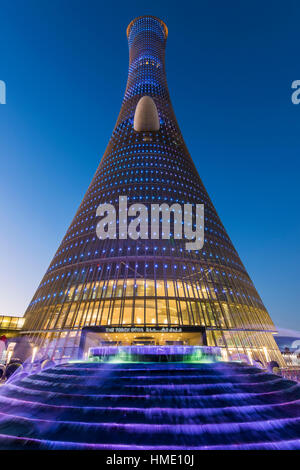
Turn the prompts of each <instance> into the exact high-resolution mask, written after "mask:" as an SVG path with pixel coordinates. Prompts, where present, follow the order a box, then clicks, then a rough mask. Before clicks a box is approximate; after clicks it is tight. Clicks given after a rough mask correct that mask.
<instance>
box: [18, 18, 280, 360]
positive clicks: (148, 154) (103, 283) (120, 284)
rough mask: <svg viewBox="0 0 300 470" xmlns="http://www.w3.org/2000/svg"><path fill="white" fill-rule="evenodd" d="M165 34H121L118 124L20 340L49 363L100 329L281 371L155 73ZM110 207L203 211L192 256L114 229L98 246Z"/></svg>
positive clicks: (150, 29)
mask: <svg viewBox="0 0 300 470" xmlns="http://www.w3.org/2000/svg"><path fill="white" fill-rule="evenodd" d="M167 35H168V30H167V27H166V25H165V24H164V22H163V21H161V20H160V19H158V18H155V17H152V16H143V17H139V18H136V19H134V20H133V21H132V22H131V23H130V24H129V26H128V28H127V37H128V43H129V53H130V61H129V74H128V81H127V86H126V90H125V96H124V99H123V103H122V107H121V111H120V114H119V117H118V119H117V123H116V125H115V128H114V130H113V133H112V136H111V139H110V141H109V144H108V146H107V149H106V151H105V153H104V155H103V158H102V160H101V162H100V164H99V166H98V169H97V171H96V173H95V176H94V178H93V180H92V182H91V184H90V186H89V188H88V190H87V192H86V194H85V196H84V198H83V201H82V203H81V204H80V206H79V209H78V211H77V213H76V215H75V217H74V219H73V221H72V223H71V225H70V227H69V229H68V231H67V233H66V235H65V237H64V238H63V240H62V242H61V245H60V246H59V248H58V250H57V252H56V254H55V256H54V258H53V260H52V262H51V264H50V266H49V268H48V270H47V272H46V274H45V276H44V277H43V279H42V281H41V283H40V285H39V287H38V289H37V291H36V293H35V295H34V297H33V299H32V301H31V303H30V305H29V307H28V309H27V311H26V319H25V325H24V329H23V331H24V333H26V334H27V335H28V334H29V335H30V338H31V339H32V341H34V342H35V343H36V344H37V345H38V346H39V347H40V348H41V350H43V351H44V352H45V353H47V354H48V355H49V356H50V357H56V358H68V357H75V356H76V353H77V351H78V347H79V342H80V337H81V334H82V329H83V328H86V327H99V331H102V330H103V332H105V334H103V335H102V336H101V335H100V336H101V341H103V342H115V343H116V342H118V343H120V342H121V343H122V344H138V343H139V342H140V343H143V344H145V343H146V344H147V343H151V344H172V343H173V344H174V343H175V344H179V343H180V344H208V345H216V346H220V347H221V348H222V350H223V351H224V354H225V355H228V357H232V356H235V355H247V357H249V358H250V360H251V359H253V360H254V359H259V360H261V361H262V362H268V361H269V360H271V359H272V360H276V361H277V362H279V363H280V362H281V361H282V359H281V356H280V353H279V350H278V348H277V346H276V343H275V341H274V339H273V333H275V327H274V325H273V323H272V321H271V319H270V317H269V315H268V313H267V311H266V309H265V307H264V305H263V303H262V301H261V299H260V297H259V295H258V293H257V291H256V290H255V287H254V285H253V283H252V281H251V279H250V277H249V276H248V274H247V272H246V270H245V267H244V266H243V264H242V262H241V260H240V258H239V256H238V253H237V252H236V250H235V248H234V247H233V245H232V243H231V240H230V238H229V236H228V234H227V232H226V230H225V229H224V227H223V225H222V222H221V220H220V219H219V217H218V214H217V212H216V210H215V208H214V206H213V204H212V202H211V200H210V198H209V196H208V194H207V192H206V190H205V188H204V185H203V183H202V181H201V179H200V177H199V175H198V173H197V170H196V168H195V166H194V164H193V161H192V159H191V157H190V155H189V153H188V150H187V148H186V146H185V143H184V140H183V138H182V135H181V132H180V129H179V127H178V124H177V121H176V118H175V114H174V111H173V107H172V104H171V101H170V97H169V92H168V86H167V80H166V74H165V59H164V56H165V45H166V39H167ZM212 171H213V168H212ZM120 197H127V201H128V205H131V204H136V203H142V204H144V205H145V206H146V207H149V211H150V205H151V204H154V203H155V204H160V205H161V204H163V203H166V204H169V205H171V204H180V205H181V206H183V205H184V204H204V211H205V217H204V227H205V229H204V234H205V239H204V246H203V248H202V249H199V250H188V249H186V246H185V244H186V240H185V239H182V240H179V239H176V237H175V236H174V234H173V236H171V238H170V239H164V236H163V234H162V233H160V236H159V237H157V238H156V239H153V238H152V239H151V237H150V229H149V238H148V239H141V238H140V239H138V240H133V239H131V238H129V237H127V239H124V238H123V239H122V236H121V233H119V232H120V229H119V227H118V229H117V232H118V233H117V235H118V236H117V237H116V238H115V239H111V238H106V239H103V240H100V239H99V238H98V236H97V234H96V227H97V223H98V221H99V216H98V215H97V213H96V211H97V208H98V206H99V204H112V205H114V206H115V207H116V208H117V207H118V204H119V198H120ZM160 230H161V229H160ZM171 235H172V234H171ZM116 328H117V329H116ZM118 328H119V329H118ZM134 329H135V330H134Z"/></svg>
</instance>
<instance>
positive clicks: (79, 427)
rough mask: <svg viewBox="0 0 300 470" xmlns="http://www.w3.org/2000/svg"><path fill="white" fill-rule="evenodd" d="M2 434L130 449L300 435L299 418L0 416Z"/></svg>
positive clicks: (258, 439)
mask: <svg viewBox="0 0 300 470" xmlns="http://www.w3.org/2000/svg"><path fill="white" fill-rule="evenodd" d="M0 420H1V434H8V435H10V436H12V435H15V436H16V437H19V436H20V434H21V436H22V437H24V438H26V437H27V438H31V437H35V436H36V433H37V432H38V434H39V438H40V439H42V440H54V439H56V440H59V441H64V442H72V441H73V440H74V438H75V437H76V441H77V442H82V443H84V442H88V441H89V442H90V443H92V444H96V443H97V442H99V440H101V443H103V444H104V443H107V444H112V443H116V444H117V443H119V442H120V440H121V441H122V442H124V443H126V444H129V445H139V444H143V445H155V446H157V445H160V443H161V442H164V443H165V445H166V446H168V445H172V444H175V445H180V444H181V445H182V444H184V445H191V446H196V445H226V444H230V443H234V442H239V443H245V444H251V443H256V442H263V441H265V440H266V439H270V438H271V439H272V440H274V439H279V438H280V439H290V438H292V437H293V436H294V435H295V434H297V435H299V433H300V418H285V419H275V420H268V421H264V422H261V421H258V422H251V423H213V424H201V425H198V424H190V423H188V424H180V425H170V424H144V423H142V424H140V423H126V424H124V423H122V424H120V423H86V422H80V423H78V422H70V421H56V420H39V419H32V418H24V417H20V416H14V415H9V414H4V413H0Z"/></svg>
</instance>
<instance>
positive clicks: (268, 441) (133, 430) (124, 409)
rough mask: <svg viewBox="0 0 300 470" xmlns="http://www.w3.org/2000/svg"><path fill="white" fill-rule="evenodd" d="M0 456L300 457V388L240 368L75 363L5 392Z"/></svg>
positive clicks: (0, 400)
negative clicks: (174, 452) (203, 453)
mask: <svg viewBox="0 0 300 470" xmlns="http://www.w3.org/2000/svg"><path fill="white" fill-rule="evenodd" d="M0 448H2V449H16V448H17V449H19V448H37V449H48V448H52V449H71V448H76V449H88V448H99V449H116V450H117V449H136V448H139V449H203V448H206V449H231V448H237V449H273V448H275V449H300V385H298V384H296V383H295V382H292V381H289V380H285V379H282V378H281V377H278V376H276V375H272V374H269V373H266V372H264V371H263V370H260V369H256V368H254V367H251V366H247V365H245V364H244V365H243V364H239V363H223V362H214V363H193V362H189V363H180V362H174V363H170V362H169V363H168V362H162V363H159V362H154V363H151V362H147V363H130V362H125V363H121V362H108V363H91V362H90V363H88V362H86V363H84V362H82V363H70V364H65V365H60V366H55V367H52V368H49V369H48V370H45V371H42V372H39V373H36V374H35V375H31V376H24V377H23V378H22V377H21V376H19V378H16V379H15V380H13V381H11V382H10V383H7V384H6V385H5V386H3V387H1V390H0Z"/></svg>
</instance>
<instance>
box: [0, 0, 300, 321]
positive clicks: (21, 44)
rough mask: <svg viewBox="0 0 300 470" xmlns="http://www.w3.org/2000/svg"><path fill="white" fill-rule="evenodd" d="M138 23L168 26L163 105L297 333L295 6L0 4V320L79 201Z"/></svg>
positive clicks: (259, 280) (109, 123) (30, 284)
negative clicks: (0, 90)
mask: <svg viewBox="0 0 300 470" xmlns="http://www.w3.org/2000/svg"><path fill="white" fill-rule="evenodd" d="M143 14H152V15H156V16H159V17H160V18H162V19H163V20H164V21H165V22H166V23H167V25H168V28H169V38H168V42H167V53H166V68H167V77H168V83H169V89H170V94H171V99H172V102H173V106H174V109H175V113H176V116H177V119H178V122H179V125H180V127H181V130H182V133H183V136H184V138H185V141H186V143H187V146H188V148H189V151H190V153H191V156H192V158H193V160H194V162H195V164H196V166H197V169H198V171H199V174H200V176H201V178H202V180H203V182H204V184H205V186H206V188H207V190H208V192H209V194H210V196H211V197H212V200H213V202H214V204H215V206H216V209H217V211H218V213H219V215H220V217H221V219H222V221H223V223H224V225H225V227H226V229H227V231H228V233H229V235H230V237H231V239H232V241H233V243H234V245H235V247H236V248H237V250H238V252H239V254H240V257H241V259H242V261H243V262H244V264H245V266H246V268H247V270H248V272H249V274H250V276H251V277H252V279H253V281H254V283H255V285H256V287H257V290H258V292H259V293H260V295H261V297H262V299H263V301H264V303H265V305H266V307H267V308H268V310H269V312H270V314H271V316H272V318H273V320H274V322H275V324H276V325H277V326H279V327H283V328H290V329H298V330H299V329H300V315H299V304H300V298H299V297H300V295H299V291H300V284H299V265H300V256H299V239H300V237H299V235H300V233H299V232H300V222H299V202H300V201H299V199H300V198H299V170H300V159H299V150H300V137H299V136H300V133H299V130H300V105H298V106H295V105H293V104H292V102H291V92H292V90H291V83H292V81H293V80H297V79H300V62H299V39H300V33H299V14H300V4H299V2H297V1H285V2H281V1H280V2H279V1H266V0H265V1H264V2H261V1H256V0H254V1H252V2H243V1H231V0H227V1H226V2H224V1H222V0H217V1H215V2H211V1H201V0H200V1H187V2H174V1H169V0H168V1H163V2H161V1H156V0H153V1H151V2H144V1H143V0H139V1H131V2H124V1H119V0H116V1H114V2H102V1H99V0H98V1H96V0H85V1H83V0H72V1H71V0H52V1H51V2H49V1H47V0H36V1H34V0H27V1H25V0H24V1H21V0H15V1H14V2H6V4H5V5H3V4H2V5H1V19H2V21H1V30H0V58H1V60H0V80H4V81H5V82H6V85H7V104H6V105H0V217H1V230H0V260H1V261H0V313H5V314H6V313H12V314H22V313H23V312H24V310H25V308H26V306H27V304H28V303H29V301H30V299H31V297H32V296H33V294H34V291H35V289H36V287H37V285H38V283H39V281H40V279H41V278H42V276H43V274H44V272H45V270H46V268H47V266H48V264H49V262H50V260H51V258H52V256H53V255H54V253H55V251H56V249H57V247H58V244H59V242H60V241H61V239H62V237H63V236H64V233H65V231H66V229H67V227H68V225H69V223H70V222H71V219H72V218H73V215H74V213H75V211H76V209H77V207H78V205H79V204H80V202H81V199H82V197H83V195H84V193H85V191H86V189H87V187H88V185H89V183H90V181H91V178H92V176H93V174H94V172H95V170H96V168H97V165H98V163H99V161H100V158H101V156H102V154H103V152H104V150H105V148H106V145H107V143H108V140H109V138H110V135H111V132H112V129H113V126H114V124H115V121H116V119H117V116H118V113H119V110H120V106H121V100H122V97H123V93H124V90H125V85H126V79H127V67H128V47H127V41H126V35H125V30H126V27H127V24H128V23H129V22H130V21H131V20H132V19H133V18H134V17H136V16H139V15H143Z"/></svg>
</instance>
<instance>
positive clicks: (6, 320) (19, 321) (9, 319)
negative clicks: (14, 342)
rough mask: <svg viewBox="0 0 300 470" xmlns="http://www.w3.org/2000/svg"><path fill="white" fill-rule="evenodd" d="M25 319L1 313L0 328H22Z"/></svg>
mask: <svg viewBox="0 0 300 470" xmlns="http://www.w3.org/2000/svg"><path fill="white" fill-rule="evenodd" d="M24 321H25V319H24V318H23V317H13V316H10V315H0V330H21V328H22V327H23V325H24Z"/></svg>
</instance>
